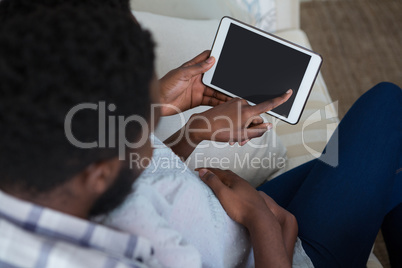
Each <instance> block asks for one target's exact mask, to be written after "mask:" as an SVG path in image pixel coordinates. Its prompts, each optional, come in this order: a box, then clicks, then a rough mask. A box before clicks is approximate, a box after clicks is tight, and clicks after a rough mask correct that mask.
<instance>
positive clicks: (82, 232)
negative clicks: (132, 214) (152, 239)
mask: <svg viewBox="0 0 402 268" xmlns="http://www.w3.org/2000/svg"><path fill="white" fill-rule="evenodd" d="M1 218H3V219H4V220H7V221H9V222H11V223H13V224H15V225H17V226H19V227H20V228H22V229H25V230H27V231H30V232H33V233H36V234H39V235H43V236H46V237H49V238H53V239H57V240H64V241H67V242H70V243H73V244H77V245H79V246H83V247H89V248H95V249H98V250H101V251H105V252H108V253H114V254H118V255H121V256H124V257H126V258H129V259H137V260H139V259H141V260H144V259H149V258H150V257H151V256H152V255H153V249H152V247H151V245H150V243H149V241H147V240H146V239H143V238H140V237H137V236H134V235H130V234H127V233H123V232H120V231H117V230H113V229H111V228H109V227H106V226H103V225H100V224H96V223H94V222H90V221H87V220H83V219H80V218H77V217H74V216H71V215H68V214H65V213H61V212H59V211H56V210H52V209H49V208H45V207H42V206H39V205H36V204H33V203H30V202H27V201H23V200H20V199H17V198H15V197H13V196H10V195H8V194H6V193H4V192H2V191H0V219H1Z"/></svg>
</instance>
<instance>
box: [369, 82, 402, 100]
mask: <svg viewBox="0 0 402 268" xmlns="http://www.w3.org/2000/svg"><path fill="white" fill-rule="evenodd" d="M365 95H369V96H370V97H374V98H375V99H376V100H377V101H378V100H381V99H386V100H390V99H394V100H397V101H399V102H400V101H402V89H401V88H400V87H398V86H397V85H395V84H393V83H390V82H381V83H379V84H377V85H375V86H374V87H373V88H371V89H370V90H369V91H367V92H366V93H365Z"/></svg>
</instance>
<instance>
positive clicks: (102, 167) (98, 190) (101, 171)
mask: <svg viewBox="0 0 402 268" xmlns="http://www.w3.org/2000/svg"><path fill="white" fill-rule="evenodd" d="M120 167H121V162H120V161H119V159H118V158H117V157H116V158H113V159H109V160H104V161H101V162H98V163H93V164H91V165H90V166H88V167H87V168H86V169H85V170H84V171H83V172H82V173H81V174H80V175H79V176H80V179H79V181H80V184H81V187H83V189H82V190H85V192H87V193H92V194H93V195H95V196H100V195H101V194H103V193H104V192H105V191H106V190H107V189H108V188H109V187H110V185H111V184H112V183H113V182H114V181H115V179H116V178H117V175H118V173H119V171H120Z"/></svg>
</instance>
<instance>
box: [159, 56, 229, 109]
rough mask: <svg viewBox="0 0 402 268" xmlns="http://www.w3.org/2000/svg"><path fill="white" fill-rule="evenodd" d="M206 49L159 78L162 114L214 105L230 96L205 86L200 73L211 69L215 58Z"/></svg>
mask: <svg viewBox="0 0 402 268" xmlns="http://www.w3.org/2000/svg"><path fill="white" fill-rule="evenodd" d="M209 54H210V51H209V50H206V51H204V52H203V53H201V54H200V55H198V56H197V57H195V58H194V59H192V60H190V61H188V62H186V63H184V64H183V65H182V66H180V67H179V68H177V69H174V70H172V71H170V72H169V73H167V74H166V75H165V76H164V77H162V78H161V79H160V80H159V83H160V101H161V104H164V105H163V106H162V108H161V113H162V115H172V114H176V113H178V112H183V111H186V110H188V109H191V108H194V107H197V106H199V105H209V106H216V105H219V104H221V103H224V102H226V101H227V100H229V99H231V98H230V97H228V96H226V95H225V94H222V93H220V92H218V91H215V90H213V89H211V88H209V87H207V86H205V85H204V84H203V83H202V81H201V77H202V74H203V73H205V72H206V71H208V70H209V69H211V67H212V66H213V65H214V63H215V58H213V57H209Z"/></svg>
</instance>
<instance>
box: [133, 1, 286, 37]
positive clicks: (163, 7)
mask: <svg viewBox="0 0 402 268" xmlns="http://www.w3.org/2000/svg"><path fill="white" fill-rule="evenodd" d="M276 2H277V0H202V1H200V0H169V1H167V0H131V1H130V4H131V8H132V9H133V10H138V11H145V12H152V13H155V14H159V15H165V16H171V17H178V18H184V19H198V20H207V19H219V20H220V19H221V18H222V17H224V16H230V17H234V18H236V19H239V20H241V21H244V22H246V23H249V24H252V25H255V26H257V27H259V28H261V29H264V30H266V31H275V29H276V28H275V26H276V8H275V5H276ZM286 2H288V0H287V1H286Z"/></svg>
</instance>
